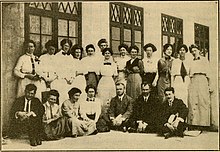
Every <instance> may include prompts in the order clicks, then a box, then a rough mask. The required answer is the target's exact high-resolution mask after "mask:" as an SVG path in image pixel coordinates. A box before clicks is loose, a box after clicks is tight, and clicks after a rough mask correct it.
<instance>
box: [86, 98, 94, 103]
mask: <svg viewBox="0 0 220 152" xmlns="http://www.w3.org/2000/svg"><path fill="white" fill-rule="evenodd" d="M86 101H91V102H94V101H95V99H94V98H87V99H86Z"/></svg>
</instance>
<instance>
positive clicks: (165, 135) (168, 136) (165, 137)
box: [164, 132, 172, 139]
mask: <svg viewBox="0 0 220 152" xmlns="http://www.w3.org/2000/svg"><path fill="white" fill-rule="evenodd" d="M170 137H172V134H171V133H169V132H168V133H165V134H164V139H168V138H170Z"/></svg>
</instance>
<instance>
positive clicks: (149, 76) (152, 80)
mask: <svg viewBox="0 0 220 152" xmlns="http://www.w3.org/2000/svg"><path fill="white" fill-rule="evenodd" d="M143 48H144V51H145V52H146V57H145V58H143V60H142V61H143V63H144V75H143V77H142V81H143V82H146V83H148V84H151V85H152V86H153V87H155V86H156V85H157V79H158V73H157V62H158V61H157V59H155V58H154V56H153V53H154V52H156V51H157V48H156V47H155V46H154V45H153V44H151V43H148V44H146V45H145V46H144V47H143Z"/></svg>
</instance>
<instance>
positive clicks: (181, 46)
mask: <svg viewBox="0 0 220 152" xmlns="http://www.w3.org/2000/svg"><path fill="white" fill-rule="evenodd" d="M181 48H184V49H185V50H186V52H188V47H187V46H186V45H185V44H181V45H180V46H179V47H178V50H177V52H178V53H179V51H180V49H181Z"/></svg>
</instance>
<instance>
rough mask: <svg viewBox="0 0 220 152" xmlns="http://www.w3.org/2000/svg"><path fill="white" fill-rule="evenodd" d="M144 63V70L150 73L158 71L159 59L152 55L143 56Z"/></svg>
mask: <svg viewBox="0 0 220 152" xmlns="http://www.w3.org/2000/svg"><path fill="white" fill-rule="evenodd" d="M142 61H143V64H144V72H146V73H147V72H149V73H156V72H157V63H158V59H156V58H154V57H151V58H147V57H145V58H143V59H142Z"/></svg>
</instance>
